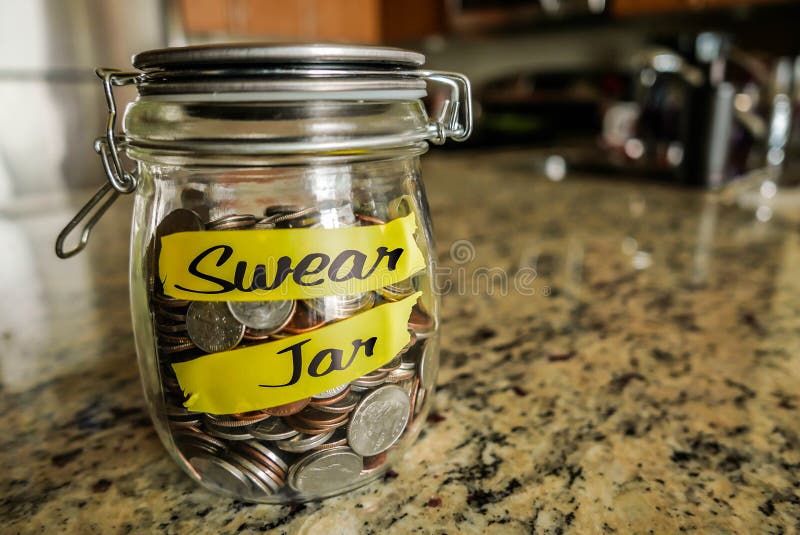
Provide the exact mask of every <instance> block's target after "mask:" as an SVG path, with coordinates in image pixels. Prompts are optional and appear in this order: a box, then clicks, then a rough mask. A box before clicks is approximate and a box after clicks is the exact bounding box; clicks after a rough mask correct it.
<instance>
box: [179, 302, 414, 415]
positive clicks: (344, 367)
mask: <svg viewBox="0 0 800 535" xmlns="http://www.w3.org/2000/svg"><path fill="white" fill-rule="evenodd" d="M421 294H422V292H416V293H415V294H414V295H410V296H408V297H406V298H405V299H403V300H401V301H397V302H394V303H386V304H383V305H379V306H377V307H375V308H372V309H370V310H368V311H366V312H362V313H360V314H357V315H355V316H353V317H351V318H348V319H345V320H342V321H339V322H336V323H333V324H331V325H328V326H325V327H320V328H319V329H316V330H313V331H310V332H308V333H305V334H300V335H297V336H292V337H290V338H284V339H282V340H279V341H276V342H268V343H265V344H260V345H256V346H251V347H246V348H242V349H234V350H232V351H223V352H221V353H212V354H210V355H204V356H202V357H199V358H197V359H194V360H191V361H188V362H178V363H175V364H173V365H172V369H173V370H175V374H176V375H177V376H178V383H180V385H181V389H182V390H183V392H184V394H186V395H187V396H188V397H189V400H188V401H187V402H186V403H185V404H184V405H185V406H186V408H187V409H189V410H192V411H197V412H208V413H211V414H232V413H236V412H246V411H253V410H260V409H265V408H269V407H274V406H276V405H283V404H284V403H291V402H292V401H297V400H299V399H303V398H307V397H311V396H314V395H316V394H319V393H321V392H324V391H326V390H330V389H331V388H335V387H337V386H339V385H342V384H344V383H348V382H350V381H353V380H355V379H358V378H359V377H361V376H363V375H366V374H368V373H369V372H371V371H373V370H375V369H376V368H379V367H380V366H382V365H384V364H386V363H387V362H389V361H390V360H392V358H394V356H395V355H397V354H398V353H399V352H400V350H401V349H403V347H405V345H406V344H408V342H409V341H410V340H411V336H410V335H409V333H408V317H409V315H410V314H411V308H412V307H413V306H414V303H416V302H417V298H418V297H419V296H420V295H421Z"/></svg>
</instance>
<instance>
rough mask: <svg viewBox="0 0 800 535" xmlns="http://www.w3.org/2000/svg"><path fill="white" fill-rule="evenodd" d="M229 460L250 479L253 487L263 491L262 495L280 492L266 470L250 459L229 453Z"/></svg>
mask: <svg viewBox="0 0 800 535" xmlns="http://www.w3.org/2000/svg"><path fill="white" fill-rule="evenodd" d="M227 460H228V462H230V463H231V464H233V465H234V466H236V467H238V468H240V469H241V470H242V472H243V473H244V475H245V476H247V477H248V478H249V479H250V483H251V484H252V485H253V487H254V488H256V489H258V490H259V491H261V493H263V494H272V493H273V492H278V491H279V490H280V487H279V486H278V484H277V483H276V482H275V481H273V480H272V478H270V477H269V476H268V475H267V474H266V472H265V470H264V469H263V468H261V467H260V466H259V465H258V464H256V463H254V462H253V461H251V460H250V459H248V458H246V457H244V456H242V455H239V454H238V453H236V452H233V451H229V452H228V459H227Z"/></svg>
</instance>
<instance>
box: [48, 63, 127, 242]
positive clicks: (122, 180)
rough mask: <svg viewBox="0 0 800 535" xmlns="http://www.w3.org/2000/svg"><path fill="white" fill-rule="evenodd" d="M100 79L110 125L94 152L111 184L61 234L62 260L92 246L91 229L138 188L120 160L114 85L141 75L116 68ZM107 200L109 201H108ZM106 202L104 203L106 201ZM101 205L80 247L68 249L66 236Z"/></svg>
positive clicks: (86, 227)
mask: <svg viewBox="0 0 800 535" xmlns="http://www.w3.org/2000/svg"><path fill="white" fill-rule="evenodd" d="M95 73H96V74H97V76H98V77H100V78H101V79H102V80H103V91H104V93H105V97H106V104H107V105H108V122H107V123H106V135H105V136H101V137H99V138H97V139H96V140H95V142H94V150H95V152H97V154H99V155H100V161H101V162H102V164H103V170H104V171H105V172H106V177H107V178H108V183H106V184H103V186H102V187H101V188H100V189H99V190H98V191H97V193H95V194H94V196H93V197H92V198H91V199H89V202H87V203H86V204H85V205H83V208H81V209H80V210H79V211H78V213H77V214H76V215H75V217H73V218H72V219H71V220H70V222H69V223H67V226H65V227H64V229H63V230H62V231H61V232H60V233H59V234H58V238H56V255H57V256H58V257H59V258H69V257H71V256H74V255H76V254H78V253H79V252H81V251H82V250H83V248H84V247H86V244H87V243H89V235H90V234H91V232H92V228H94V226H95V225H96V224H97V222H98V221H99V220H100V218H101V217H103V214H104V213H105V212H106V210H108V209H109V208H110V207H111V205H112V204H114V201H116V200H117V197H119V194H120V193H124V194H128V193H133V191H134V190H135V189H136V185H137V179H136V176H135V175H134V174H133V173H130V172H128V171H126V170H125V168H124V167H123V166H122V162H121V161H120V158H119V151H120V150H121V149H122V146H121V143H119V140H120V139H119V138H118V137H117V136H116V134H115V131H116V127H117V103H116V100H115V99H114V86H123V85H130V84H133V83H135V81H136V79H137V77H138V76H140V74H141V73H138V72H122V71H118V70H116V69H104V68H100V69H97V70H96V71H95ZM106 197H107V198H106ZM103 199H105V200H103ZM98 205H99V206H98ZM96 206H98V208H97V210H96V211H95V212H94V214H93V215H92V216H91V217H89V219H88V220H87V221H86V224H85V225H84V226H83V229H82V230H81V236H80V239H79V241H78V244H77V245H76V246H75V247H73V248H72V249H69V250H65V249H64V242H65V241H66V239H67V236H69V235H70V233H72V231H73V230H74V229H75V227H77V226H78V225H79V224H80V223H81V221H83V220H84V219H85V218H86V217H87V216H88V215H89V213H91V212H92V210H94V208H95V207H96Z"/></svg>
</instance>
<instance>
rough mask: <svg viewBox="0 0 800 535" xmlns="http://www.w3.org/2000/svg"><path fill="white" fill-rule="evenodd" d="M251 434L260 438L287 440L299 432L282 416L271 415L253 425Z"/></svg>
mask: <svg viewBox="0 0 800 535" xmlns="http://www.w3.org/2000/svg"><path fill="white" fill-rule="evenodd" d="M250 434H251V435H253V436H254V437H255V438H258V439H260V440H286V439H287V438H292V437H293V436H296V435H297V434H298V432H297V431H295V430H294V429H292V428H291V427H289V424H287V423H286V422H284V421H283V420H282V419H281V418H278V417H277V416H271V417H269V418H268V419H266V420H264V421H262V422H259V423H257V424H256V425H254V426H252V427H251V428H250Z"/></svg>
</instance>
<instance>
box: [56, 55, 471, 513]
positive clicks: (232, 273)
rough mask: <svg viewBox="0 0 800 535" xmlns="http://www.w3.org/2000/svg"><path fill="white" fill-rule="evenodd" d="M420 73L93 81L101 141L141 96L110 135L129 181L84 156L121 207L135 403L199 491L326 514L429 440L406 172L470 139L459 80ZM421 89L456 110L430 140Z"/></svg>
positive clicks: (414, 219) (430, 293) (251, 72)
mask: <svg viewBox="0 0 800 535" xmlns="http://www.w3.org/2000/svg"><path fill="white" fill-rule="evenodd" d="M254 58H255V59H254ZM320 58H324V63H321V62H323V60H322V59H320ZM264 63H268V64H269V68H268V69H265V68H264ZM287 64H290V65H291V67H292V68H291V70H287ZM421 64H422V58H421V56H419V55H417V54H413V53H409V52H405V51H399V50H396V49H380V48H369V47H358V48H357V47H326V48H324V50H323V49H321V48H320V47H315V46H307V45H306V46H260V47H252V46H249V47H244V46H234V47H230V46H227V47H226V46H214V47H190V48H187V49H166V50H163V51H153V52H147V53H143V54H140V55H139V56H136V57H135V58H134V65H135V66H136V67H138V68H139V69H142V71H141V72H137V73H108V72H103V73H101V75H104V81H105V83H106V89H107V91H108V94H110V99H111V100H110V101H109V102H110V104H111V105H110V109H111V112H112V114H111V121H110V124H111V125H112V127H113V124H114V119H115V117H114V113H113V112H114V107H113V91H112V88H113V86H114V85H119V84H121V83H125V82H133V83H136V84H137V86H138V88H139V93H140V95H139V97H138V99H137V100H136V101H135V102H133V103H132V104H131V105H130V106H129V107H128V109H127V110H126V113H125V118H124V128H123V129H124V133H125V136H124V141H125V149H126V150H127V155H128V156H129V157H130V158H131V159H133V160H135V161H136V163H137V169H136V171H135V172H133V173H127V172H126V171H125V170H124V168H123V167H122V165H121V161H119V160H118V159H116V158H115V157H116V155H117V152H116V151H117V150H119V149H120V147H118V146H115V145H120V143H119V140H118V139H113V138H106V139H105V142H104V143H105V144H103V143H102V142H101V144H100V145H99V146H98V151H99V152H100V153H101V156H102V157H103V162H104V165H105V167H106V170H107V171H108V172H109V180H110V184H111V186H112V187H113V188H114V190H116V192H123V193H128V192H130V191H135V196H136V199H135V207H134V214H133V226H132V249H131V264H130V266H131V269H130V283H131V302H132V314H133V324H134V333H135V338H136V349H137V354H138V359H139V366H140V370H141V375H142V381H143V385H144V392H145V397H146V399H147V403H148V406H149V408H150V413H151V416H152V419H153V422H154V424H155V427H156V429H157V431H158V434H159V436H160V437H161V440H162V441H163V443H164V445H165V446H166V448H167V450H168V452H169V453H170V455H172V457H173V458H174V459H175V460H176V461H177V462H178V463H179V464H180V465H181V467H183V469H184V470H185V471H186V472H187V473H188V474H189V475H190V477H192V478H193V479H194V480H195V481H197V482H198V483H200V484H201V485H203V486H205V487H207V488H209V489H211V490H214V491H217V492H220V493H223V494H226V495H229V496H232V497H236V498H239V499H244V500H249V501H258V502H265V503H289V502H299V501H307V500H312V499H318V498H324V497H326V496H331V495H335V494H339V493H341V492H344V491H347V490H349V489H353V488H356V487H359V486H361V485H364V484H366V483H368V482H369V481H371V480H373V479H375V478H377V477H379V476H380V475H381V474H383V473H384V472H385V471H386V470H387V469H388V467H389V466H390V465H391V464H392V463H393V462H394V461H395V460H396V459H398V458H399V457H400V456H401V455H403V454H404V451H405V449H406V448H407V447H408V446H409V445H410V443H412V442H413V440H414V439H415V437H416V436H417V434H418V433H419V431H420V429H421V427H422V426H423V425H424V423H425V416H426V414H427V412H428V411H429V408H430V405H431V402H432V397H433V392H434V389H435V383H436V373H437V370H438V359H439V355H438V336H439V333H438V330H439V329H438V327H439V320H438V302H437V297H436V293H435V291H434V287H433V278H432V270H433V258H432V256H431V253H430V252H431V251H432V250H433V246H432V235H431V225H430V218H429V214H428V209H427V202H426V200H425V193H424V189H423V186H422V181H421V177H420V170H419V157H420V155H421V154H422V153H423V152H424V151H425V150H426V148H427V142H426V140H429V139H432V140H434V141H437V142H441V141H443V139H444V137H446V136H447V135H450V136H451V137H458V138H462V139H463V138H465V137H466V136H467V135H469V128H470V126H469V124H470V120H471V118H470V113H469V105H468V102H467V104H466V105H465V104H464V99H468V98H469V88H468V84H467V82H466V80H465V79H463V78H462V77H459V76H457V75H446V74H440V73H430V72H422V71H419V70H417V69H418V67H419V66H420V65H421ZM232 65H234V66H235V68H234V67H231V66H232ZM223 67H224V68H223ZM256 67H258V68H257V69H256ZM187 73H189V74H187ZM243 79H244V82H243ZM430 81H434V82H442V81H444V83H445V84H447V86H448V88H449V89H450V90H451V91H453V94H452V97H453V99H452V100H451V101H448V103H447V104H446V105H445V107H444V109H443V110H441V112H440V113H439V115H438V116H439V117H440V118H441V119H440V120H437V121H431V120H430V119H429V118H428V115H427V113H426V110H425V108H424V106H423V105H422V102H421V100H420V98H421V97H422V96H424V87H425V83H426V82H430ZM320 82H322V84H321V83H320ZM459 88H460V89H461V91H460V93H459V92H458V89H459ZM459 102H461V105H462V108H461V109H460V110H459V109H458V105H457V104H456V103H459ZM104 191H105V192H106V193H108V194H111V197H110V199H111V200H110V201H107V202H109V203H110V202H111V201H113V198H115V197H116V193H114V192H113V191H112V190H111V189H110V188H109V186H104V189H101V191H100V192H99V193H98V196H96V197H95V199H93V203H94V204H99V203H100V202H101V200H102V198H103V193H104ZM91 204H92V202H90V205H91ZM105 206H107V204H106V205H103V206H101V208H100V213H102V210H103V209H104V207H105ZM81 216H85V213H83V212H82V213H81V214H79V217H78V218H77V219H76V220H74V221H73V222H72V223H71V224H70V226H68V227H67V228H66V229H65V233H62V236H61V237H60V238H59V242H58V245H57V249H59V254H60V255H61V256H68V255H70V254H74V252H77V250H79V248H80V247H79V248H78V249H77V250H75V251H69V252H64V250H63V243H64V237H65V235H66V233H68V232H69V231H70V230H72V229H73V228H74V227H75V226H76V225H77V223H78V222H79V220H80V217H81ZM98 217H99V216H98ZM96 219H97V217H94V218H92V219H90V221H89V223H88V225H87V231H85V232H84V235H83V238H84V240H83V241H82V242H81V244H82V245H83V244H85V238H88V229H90V228H91V225H92V224H93V223H94V222H96Z"/></svg>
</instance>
